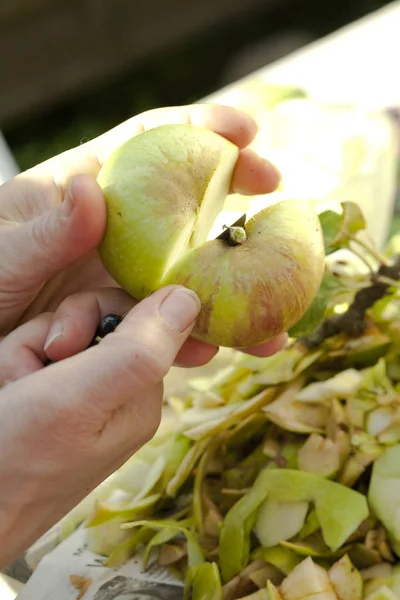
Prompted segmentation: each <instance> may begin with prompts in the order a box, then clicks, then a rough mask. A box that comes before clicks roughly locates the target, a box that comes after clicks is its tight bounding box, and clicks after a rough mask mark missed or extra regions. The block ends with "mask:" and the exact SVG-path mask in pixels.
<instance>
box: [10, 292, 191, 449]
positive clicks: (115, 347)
mask: <svg viewBox="0 0 400 600" xmlns="http://www.w3.org/2000/svg"><path fill="white" fill-rule="evenodd" d="M199 311H200V301H199V299H198V297H197V295H196V294H195V293H194V292H192V291H191V290H188V289H186V288H183V287H180V286H168V287H165V288H163V289H161V290H159V291H158V292H156V293H154V294H153V295H152V296H150V297H148V298H146V299H145V300H143V301H142V302H140V303H139V304H138V305H137V306H136V307H135V308H133V309H132V310H131V311H130V312H129V313H128V315H127V316H126V317H125V318H124V320H123V321H122V323H121V324H120V325H119V326H118V327H117V329H116V330H115V332H114V333H111V334H109V335H108V336H106V337H105V338H104V339H103V340H102V341H101V342H100V344H99V345H98V346H95V347H92V348H89V349H88V350H86V351H85V352H82V353H80V354H77V355H75V356H73V357H71V358H68V359H65V360H63V361H60V362H59V363H54V364H52V365H50V366H48V367H46V368H45V369H42V370H41V371H37V372H35V373H33V374H31V375H29V376H28V378H25V379H21V380H19V381H17V382H15V383H13V384H10V386H8V392H9V393H10V394H12V395H13V397H14V399H13V403H15V404H14V406H16V405H18V403H19V402H22V403H23V404H24V406H25V410H33V411H34V412H35V414H40V415H44V414H46V422H47V424H48V426H49V434H48V435H49V436H50V438H52V437H53V433H54V432H56V435H57V440H58V443H59V442H60V440H63V439H64V440H68V439H71V438H72V439H74V440H75V442H74V443H77V442H78V440H77V437H79V434H78V433H77V432H84V436H83V437H84V438H85V440H83V439H82V440H81V443H84V442H86V443H89V444H91V445H93V443H95V442H94V441H93V440H96V443H98V442H100V438H101V439H102V440H103V444H102V445H104V444H105V445H106V446H107V444H108V442H107V440H108V438H109V437H110V435H111V437H112V438H113V439H114V440H115V439H116V436H117V437H118V439H119V441H120V447H124V446H125V448H126V449H127V450H128V451H129V447H130V445H131V444H132V445H133V446H136V445H137V441H138V439H140V440H141V443H143V441H144V440H145V441H147V439H149V438H150V437H151V436H152V435H153V434H154V431H155V430H156V428H157V427H158V424H159V418H160V412H161V400H162V393H161V392H160V390H162V387H161V384H162V380H163V378H164V377H165V375H166V374H167V373H168V371H169V369H170V368H171V366H172V364H173V362H174V360H175V357H176V355H177V354H178V352H179V350H180V349H181V347H182V345H183V343H184V342H185V340H186V339H187V338H188V336H189V334H190V332H191V330H192V327H193V323H194V321H195V319H196V317H197V315H198V313H199ZM28 379H29V386H27V387H28V391H26V388H25V393H22V389H19V386H23V385H24V384H25V385H26V384H27V382H28ZM54 390H57V394H56V396H55V395H54ZM27 393H28V395H29V396H31V398H30V399H28V398H27ZM28 407H29V408H28ZM21 409H22V407H21ZM118 415H119V417H121V421H118V422H117V421H116V419H118V418H119V417H118ZM55 423H56V424H57V425H56V426H55ZM107 427H110V429H111V430H112V432H113V433H112V432H110V433H109V434H107ZM60 428H61V429H62V430H63V431H62V432H61V431H60ZM52 432H53V433H52ZM87 438H89V439H87ZM49 444H50V440H49Z"/></svg>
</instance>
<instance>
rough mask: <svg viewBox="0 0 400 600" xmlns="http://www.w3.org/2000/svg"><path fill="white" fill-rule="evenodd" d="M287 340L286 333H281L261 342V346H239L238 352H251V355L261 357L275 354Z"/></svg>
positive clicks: (284, 345) (283, 346)
mask: <svg viewBox="0 0 400 600" xmlns="http://www.w3.org/2000/svg"><path fill="white" fill-rule="evenodd" d="M287 342H288V335H287V333H283V334H282V335H279V336H278V337H276V338H274V339H273V340H270V341H269V342H266V343H265V344H262V345H261V346H251V347H249V348H241V349H240V352H244V353H245V354H252V355H253V356H260V357H262V358H266V357H267V356H272V354H276V353H277V352H279V351H280V350H283V348H285V347H286V345H287Z"/></svg>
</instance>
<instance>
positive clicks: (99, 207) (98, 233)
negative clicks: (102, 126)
mask: <svg viewBox="0 0 400 600" xmlns="http://www.w3.org/2000/svg"><path fill="white" fill-rule="evenodd" d="M42 192H43V190H42V188H41V187H40V185H38V187H37V188H35V185H32V186H31V188H30V193H31V194H33V195H34V194H35V193H36V194H37V196H38V198H37V200H38V201H39V199H40V197H41V194H42ZM53 193H54V194H56V191H55V189H54V190H53ZM30 201H31V203H32V204H34V202H33V200H32V198H30ZM105 224H106V209H105V201H104V197H103V194H102V191H101V189H100V187H99V185H98V184H97V183H96V181H95V180H94V179H93V178H92V177H90V176H85V175H81V176H77V177H75V178H73V179H72V180H71V182H70V186H69V188H68V190H67V192H66V194H65V197H64V201H63V202H62V204H60V205H58V206H56V207H54V208H51V209H50V210H47V211H45V212H44V214H42V215H41V216H38V217H36V218H33V219H31V220H29V221H27V222H25V223H21V224H19V225H18V226H17V225H15V226H11V225H10V226H8V227H4V229H3V230H2V235H1V237H0V255H1V257H2V262H3V264H5V265H7V270H6V273H5V277H6V279H7V274H8V281H7V280H6V281H5V282H3V288H4V287H5V288H6V289H7V290H8V291H15V290H14V289H13V285H17V286H18V290H17V291H18V292H20V291H21V283H20V278H17V277H15V274H16V273H17V274H19V275H20V276H21V275H22V276H23V281H24V286H26V288H27V289H31V288H32V287H35V286H40V285H42V284H43V283H44V282H45V281H46V280H47V279H49V278H50V277H52V276H53V275H55V274H56V273H58V272H59V271H61V270H63V269H65V268H67V267H68V266H70V265H72V264H73V263H74V262H76V261H77V260H78V259H80V258H82V257H83V256H85V255H86V254H88V253H89V252H90V251H91V250H93V249H94V248H96V246H97V245H98V244H99V243H100V241H101V239H102V236H103V234H104V229H105ZM16 249H17V250H16ZM16 280H18V282H17V284H15V283H14V282H15V281H16Z"/></svg>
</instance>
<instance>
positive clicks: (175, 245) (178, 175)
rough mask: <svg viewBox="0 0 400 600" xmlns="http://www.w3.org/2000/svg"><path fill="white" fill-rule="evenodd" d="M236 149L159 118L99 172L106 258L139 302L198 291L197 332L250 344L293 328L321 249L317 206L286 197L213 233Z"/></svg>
mask: <svg viewBox="0 0 400 600" xmlns="http://www.w3.org/2000/svg"><path fill="white" fill-rule="evenodd" d="M238 155H239V149H238V148H237V147H236V146H235V145H234V144H232V143H231V142H230V141H228V140H227V139H225V138H223V137H222V136H220V135H218V134H216V133H214V132H212V131H209V130H207V129H203V128H199V127H195V126H192V125H162V126H160V127H156V128H154V129H151V130H148V131H146V132H144V133H142V134H140V135H138V136H136V137H134V138H132V139H131V140H129V141H127V142H126V143H125V144H123V145H122V146H121V147H120V148H119V149H117V150H116V151H115V152H114V154H112V155H111V157H110V158H109V159H108V160H107V161H106V163H105V164H104V166H103V167H102V169H101V171H100V174H99V179H98V181H99V183H100V185H101V187H102V189H103V192H104V195H105V198H106V204H107V227H106V231H105V235H104V238H103V240H102V243H101V245H100V247H99V253H100V256H101V259H102V261H103V263H104V265H105V267H106V269H107V270H108V271H109V273H110V274H111V275H112V276H113V277H114V279H115V280H116V281H117V283H118V284H119V285H120V286H121V287H122V288H124V289H125V290H126V291H127V292H129V293H130V294H131V295H132V296H134V297H135V298H137V299H138V300H141V299H143V298H145V297H146V296H147V295H149V294H151V293H152V292H154V291H155V290H157V289H159V288H161V287H163V286H164V285H167V284H173V283H175V284H181V285H184V286H186V287H188V288H190V289H192V290H194V291H195V292H196V293H197V294H198V296H199V297H200V300H201V304H202V309H201V313H200V315H199V318H198V319H197V322H196V324H195V327H194V331H193V336H194V337H196V338H198V339H201V340H204V341H207V342H209V343H212V344H217V345H219V346H228V347H237V348H240V347H246V346H250V345H253V344H260V343H262V342H265V341H267V340H269V339H271V338H273V337H275V336H277V335H278V334H280V333H282V332H284V331H287V330H288V329H289V328H290V327H291V326H292V325H294V324H295V323H296V322H297V321H298V320H299V319H300V318H301V317H302V315H303V314H304V312H305V311H306V310H307V308H308V307H309V305H310V304H311V302H312V301H313V299H314V297H315V295H316V293H317V291H318V289H319V286H320V282H321V280H322V275H323V271H324V264H325V256H324V247H323V240H322V233H321V228H320V223H319V219H318V216H317V214H316V212H315V209H314V207H313V204H312V203H311V202H307V201H296V200H286V201H283V202H280V203H277V204H274V205H272V206H270V207H268V208H266V209H265V210H262V211H261V212H259V213H257V214H256V215H255V216H254V217H253V218H252V219H250V220H249V221H248V222H247V223H243V226H242V227H239V228H228V229H227V231H226V232H225V234H224V235H222V238H220V239H214V240H207V237H208V234H209V232H210V230H211V228H212V226H213V223H214V221H215V219H216V217H217V216H218V214H219V213H220V211H221V210H222V208H223V205H224V202H225V199H226V197H227V195H228V193H229V190H230V185H231V180H232V175H233V171H234V168H235V165H236V161H237V158H238Z"/></svg>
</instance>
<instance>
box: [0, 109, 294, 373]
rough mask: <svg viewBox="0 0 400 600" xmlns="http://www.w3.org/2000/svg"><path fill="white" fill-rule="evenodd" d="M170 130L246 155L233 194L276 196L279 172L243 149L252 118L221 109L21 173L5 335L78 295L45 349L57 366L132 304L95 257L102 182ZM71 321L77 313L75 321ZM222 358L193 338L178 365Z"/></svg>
mask: <svg viewBox="0 0 400 600" xmlns="http://www.w3.org/2000/svg"><path fill="white" fill-rule="evenodd" d="M164 123H193V124H194V125H199V126H203V127H208V128H209V129H212V130H214V131H216V132H217V133H219V134H221V135H223V136H224V137H226V138H228V139H230V140H231V141H232V142H234V143H235V144H237V145H238V146H239V147H240V148H241V151H240V155H239V159H238V161H237V166H236V169H235V172H234V176H233V181H232V191H240V192H242V193H247V194H259V193H267V192H271V191H273V190H274V189H275V188H276V186H277V184H278V181H279V175H278V173H277V171H276V170H275V169H274V167H273V166H272V165H271V164H270V163H268V162H267V161H265V160H263V159H261V158H260V157H258V156H257V155H256V154H254V153H253V152H252V151H250V150H249V149H248V148H246V146H247V145H248V144H249V143H250V142H251V140H252V139H253V137H254V135H255V133H256V126H255V124H254V122H253V121H252V119H251V118H250V117H248V116H247V115H244V114H243V113H240V112H238V111H237V110H235V109H233V108H229V107H221V106H216V105H194V106H189V107H174V108H165V109H158V110H153V111H149V112H147V113H144V114H142V115H139V116H138V117H134V118H133V119H130V120H129V121H127V122H126V123H123V124H122V125H120V126H119V127H117V128H115V129H113V130H111V131H109V132H108V133H106V134H104V135H103V136H100V137H99V138H97V139H95V140H93V141H92V142H89V143H87V144H85V145H82V146H80V147H78V148H75V149H73V150H70V151H68V152H66V153H64V154H62V155H60V156H58V157H55V158H53V159H51V160H49V161H47V162H45V163H43V164H41V165H39V166H37V167H35V168H33V169H31V170H30V171H27V172H25V173H23V174H21V175H19V176H18V177H16V178H15V179H13V180H11V181H10V182H7V183H6V184H4V185H3V186H2V187H1V188H0V227H1V229H0V255H1V257H2V261H1V264H0V333H3V334H4V333H7V332H9V331H11V330H12V329H13V328H14V327H15V326H16V325H17V324H20V323H23V322H25V321H27V320H29V319H31V318H32V317H34V316H36V315H38V314H40V313H42V312H46V311H54V310H55V309H56V308H57V307H58V306H59V305H60V303H61V302H62V301H63V300H64V299H65V298H66V297H68V296H71V294H72V295H74V294H79V295H78V296H73V297H72V299H71V300H70V303H69V305H68V306H67V307H64V311H58V313H57V314H56V315H55V319H56V321H57V322H56V323H55V325H54V329H53V332H52V335H51V336H50V338H52V339H51V341H52V343H51V344H50V339H49V340H48V348H47V350H48V356H49V357H50V358H52V359H55V360H60V359H62V358H66V357H67V356H71V355H72V354H75V353H76V352H80V351H82V350H83V349H84V348H85V347H86V344H87V341H88V340H90V339H91V337H92V336H93V334H94V331H95V328H96V325H97V322H96V319H97V318H98V316H99V315H100V316H104V311H105V312H117V313H122V312H125V310H127V309H128V308H130V307H131V306H132V305H133V303H134V300H133V299H132V298H130V297H128V296H127V295H126V294H124V293H123V292H122V291H121V290H120V291H119V293H118V294H116V293H115V288H116V287H117V284H116V283H115V282H114V281H113V280H112V279H111V277H110V276H109V275H108V274H107V272H106V271H105V269H104V267H103V266H102V264H101V262H100V260H99V258H98V255H97V252H96V250H95V249H96V247H97V245H98V244H99V243H100V241H101V239H102V236H103V233H104V228H105V221H106V212H105V202H104V197H103V194H102V192H101V190H100V187H99V186H98V184H97V183H96V181H95V178H96V176H97V175H98V172H99V170H100V168H101V165H102V164H103V162H104V161H105V160H106V158H107V157H108V156H109V155H110V153H111V152H113V150H114V149H115V148H116V147H117V146H119V145H121V144H122V143H123V142H124V141H125V140H126V139H129V138H130V137H132V136H134V135H136V134H138V133H140V132H141V131H143V130H145V129H149V128H152V127H155V126H158V125H160V124H164ZM71 178H72V179H71ZM110 288H111V289H110ZM112 288H114V289H112ZM87 290H95V294H94V296H92V297H91V298H93V297H94V298H95V301H93V299H92V300H88V297H87V296H84V297H83V298H82V296H81V295H80V294H82V293H84V292H86V291H87ZM72 314H73V315H75V316H76V315H78V314H79V315H80V316H79V318H78V317H77V316H76V322H75V323H74V322H73V319H72V316H71V315H72ZM78 323H79V326H78ZM56 334H58V335H56ZM285 339H286V338H285V336H281V337H279V338H278V339H277V340H273V341H272V342H270V343H268V344H266V345H264V346H262V347H258V348H253V349H249V350H248V351H249V352H250V353H254V354H258V355H264V356H265V355H268V354H271V353H273V352H275V351H277V350H279V349H280V348H281V347H282V345H283V344H284V343H285ZM216 352H217V348H215V347H212V346H209V345H206V344H203V343H201V342H199V341H197V340H194V339H190V340H188V342H187V343H186V345H185V347H184V348H183V349H182V352H181V353H180V355H179V357H178V361H179V364H181V365H183V366H199V365H200V364H203V363H205V362H208V360H210V359H211V358H212V356H214V354H215V353H216Z"/></svg>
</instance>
